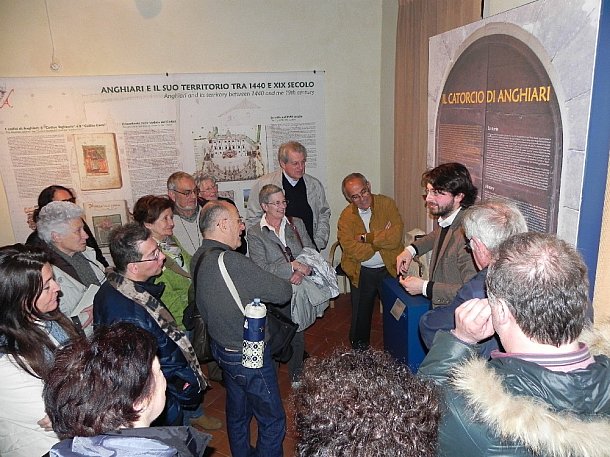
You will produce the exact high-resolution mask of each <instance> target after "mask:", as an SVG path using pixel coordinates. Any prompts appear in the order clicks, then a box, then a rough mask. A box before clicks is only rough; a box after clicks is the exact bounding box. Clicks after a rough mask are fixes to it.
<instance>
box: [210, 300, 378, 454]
mask: <svg viewBox="0 0 610 457" xmlns="http://www.w3.org/2000/svg"><path fill="white" fill-rule="evenodd" d="M378 310H379V307H375V312H374V313H373V324H372V330H371V346H372V347H374V348H378V349H382V348H383V334H382V319H381V314H380V313H379V312H378ZM350 320H351V305H350V297H349V294H342V295H340V296H339V298H338V299H337V300H336V301H335V308H334V309H331V308H329V309H328V310H327V311H326V313H325V315H324V317H322V318H320V319H318V320H317V321H316V323H315V324H314V325H312V326H311V327H309V328H308V329H307V330H305V349H306V350H307V352H309V354H310V355H311V356H323V355H325V354H328V353H329V352H331V351H332V350H333V349H334V348H337V347H348V346H349V338H348V333H349V326H350ZM279 381H280V392H281V394H282V399H283V401H284V409H285V410H286V418H287V422H288V430H287V433H286V438H285V439H284V456H285V457H291V456H293V455H294V449H295V444H296V435H295V430H294V424H293V412H292V407H291V399H290V395H291V393H292V389H291V387H290V382H289V379H288V371H287V368H286V365H281V366H280V373H279ZM204 408H205V411H206V413H207V414H210V415H212V416H215V417H218V418H219V419H221V420H222V422H223V424H225V423H226V422H225V391H224V389H223V387H222V386H221V385H220V384H218V383H215V382H213V383H212V388H211V389H210V390H208V391H207V392H206V394H205V399H204ZM252 422H253V424H252V433H251V435H252V437H253V439H255V438H256V425H255V422H256V421H255V420H253V421H252ZM209 433H211V435H212V436H213V439H212V441H211V442H210V448H209V449H208V451H207V452H206V454H205V455H206V456H212V457H229V456H230V455H231V452H230V451H229V442H228V439H227V429H226V427H225V426H223V427H222V428H221V429H220V430H216V431H212V432H209Z"/></svg>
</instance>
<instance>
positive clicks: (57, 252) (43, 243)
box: [32, 201, 106, 334]
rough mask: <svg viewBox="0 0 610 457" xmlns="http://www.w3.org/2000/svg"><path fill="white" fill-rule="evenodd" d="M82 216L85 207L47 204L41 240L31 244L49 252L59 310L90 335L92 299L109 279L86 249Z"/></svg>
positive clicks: (41, 217)
mask: <svg viewBox="0 0 610 457" xmlns="http://www.w3.org/2000/svg"><path fill="white" fill-rule="evenodd" d="M82 216H83V210H82V208H80V207H79V206H77V205H75V204H74V203H71V202H67V201H54V202H51V203H49V204H47V205H46V206H44V207H43V208H42V209H41V210H40V213H39V214H38V220H37V221H36V227H37V230H38V238H37V239H36V240H34V241H33V242H32V245H33V246H37V247H41V248H43V249H45V250H47V251H48V253H49V254H50V256H51V263H52V265H53V273H54V275H55V280H56V281H57V282H58V284H59V285H60V287H61V297H60V300H59V309H60V310H61V311H62V312H63V313H64V314H65V315H66V316H68V317H71V318H73V320H74V321H75V322H77V323H78V324H80V325H81V326H82V328H83V330H84V331H85V333H86V334H91V333H93V328H92V327H91V323H92V320H93V316H92V312H93V308H92V306H93V297H94V295H95V293H96V292H97V290H98V289H99V286H101V285H102V284H103V283H104V282H105V281H106V276H105V270H104V266H103V265H102V264H101V263H99V262H98V261H97V259H96V258H95V251H94V250H93V249H92V248H90V247H88V246H87V239H88V236H87V233H86V232H85V229H84V222H83V218H82Z"/></svg>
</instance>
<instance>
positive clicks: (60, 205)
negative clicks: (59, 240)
mask: <svg viewBox="0 0 610 457" xmlns="http://www.w3.org/2000/svg"><path fill="white" fill-rule="evenodd" d="M83 213H84V211H83V209H82V208H81V207H80V206H77V205H75V204H74V203H70V202H60V201H57V202H51V203H48V204H47V205H46V206H45V207H44V208H42V209H41V210H40V213H39V214H38V220H37V221H36V229H37V230H38V236H39V237H40V238H41V239H42V240H43V241H45V242H47V243H50V242H52V235H53V232H55V233H59V234H61V235H65V234H66V233H68V231H69V230H70V221H71V220H72V219H80V218H82V217H83Z"/></svg>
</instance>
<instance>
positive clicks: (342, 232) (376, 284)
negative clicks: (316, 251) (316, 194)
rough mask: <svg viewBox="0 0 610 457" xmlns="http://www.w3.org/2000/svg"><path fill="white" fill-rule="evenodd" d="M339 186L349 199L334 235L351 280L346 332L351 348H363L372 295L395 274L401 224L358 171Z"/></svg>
mask: <svg viewBox="0 0 610 457" xmlns="http://www.w3.org/2000/svg"><path fill="white" fill-rule="evenodd" d="M341 188H342V190H343V195H344V196H345V199H346V200H347V201H348V202H350V204H349V205H348V206H347V208H345V209H344V210H343V211H342V212H341V216H339V222H338V223H337V238H338V239H339V243H341V248H342V250H343V253H342V255H341V267H342V268H343V271H345V273H346V274H347V276H348V277H349V279H350V282H351V284H352V293H351V298H352V325H351V327H350V335H349V336H350V341H351V343H352V347H353V348H354V349H366V348H367V347H368V346H369V343H370V336H371V319H372V317H373V307H374V304H375V297H376V296H377V294H378V293H379V292H380V290H381V283H382V282H383V280H384V279H385V278H388V277H391V276H396V269H395V268H394V265H395V262H394V260H395V259H396V256H397V255H398V254H399V253H400V252H401V251H402V249H403V247H404V245H403V243H402V232H403V228H404V224H403V223H402V218H401V217H400V213H399V212H398V208H397V207H396V203H394V200H392V199H391V198H390V197H386V196H385V195H379V194H372V193H371V184H370V183H369V182H368V181H367V179H366V178H365V177H364V176H363V175H362V174H360V173H351V174H349V175H347V176H346V177H345V178H344V179H343V184H342V185H341Z"/></svg>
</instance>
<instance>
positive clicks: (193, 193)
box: [174, 187, 199, 197]
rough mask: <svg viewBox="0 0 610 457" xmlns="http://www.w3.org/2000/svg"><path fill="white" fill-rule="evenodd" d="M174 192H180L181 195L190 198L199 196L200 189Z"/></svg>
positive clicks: (175, 190)
mask: <svg viewBox="0 0 610 457" xmlns="http://www.w3.org/2000/svg"><path fill="white" fill-rule="evenodd" d="M174 192H178V193H179V194H181V195H184V196H185V197H190V196H191V195H195V196H196V195H197V194H198V193H199V188H197V187H194V188H193V189H189V190H178V189H174Z"/></svg>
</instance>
